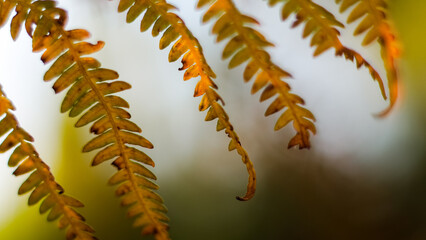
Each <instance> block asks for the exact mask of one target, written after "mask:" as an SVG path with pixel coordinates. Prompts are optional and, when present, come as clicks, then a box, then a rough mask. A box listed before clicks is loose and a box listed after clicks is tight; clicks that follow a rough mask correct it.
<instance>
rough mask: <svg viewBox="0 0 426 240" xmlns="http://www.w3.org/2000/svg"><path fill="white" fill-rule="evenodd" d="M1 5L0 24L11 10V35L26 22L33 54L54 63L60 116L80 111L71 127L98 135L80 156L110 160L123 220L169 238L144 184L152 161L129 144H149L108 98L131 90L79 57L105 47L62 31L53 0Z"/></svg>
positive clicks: (12, 0) (82, 33)
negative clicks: (63, 93) (86, 128)
mask: <svg viewBox="0 0 426 240" xmlns="http://www.w3.org/2000/svg"><path fill="white" fill-rule="evenodd" d="M2 5H3V6H2V12H1V20H2V21H3V22H4V20H5V19H6V18H7V16H8V14H9V12H11V11H12V10H13V9H15V11H16V14H15V16H14V17H13V19H12V22H11V33H12V37H13V38H14V39H15V38H16V37H17V34H18V33H19V29H20V28H21V26H22V25H23V24H24V22H25V28H26V31H27V33H28V34H29V35H30V36H31V37H32V40H33V41H32V42H33V51H42V50H44V52H43V54H42V57H41V59H42V61H43V62H44V63H49V62H51V61H53V60H55V61H54V63H53V64H52V65H51V66H50V68H49V70H48V71H47V72H46V74H45V75H44V80H45V81H49V80H52V79H55V78H56V81H55V83H54V85H53V89H54V90H55V92H56V93H59V92H61V91H63V90H65V89H67V88H69V90H68V92H67V94H66V96H65V99H64V100H63V102H62V105H61V112H67V111H69V116H70V117H76V116H78V115H81V114H82V113H83V112H84V114H83V115H82V116H81V117H80V118H79V120H78V121H77V123H76V124H75V126H76V127H82V126H84V125H87V124H89V123H91V122H94V124H93V125H92V127H91V128H90V131H91V132H93V133H94V134H96V135H98V136H96V137H95V138H93V139H92V140H91V141H90V142H89V143H87V144H86V145H85V146H84V148H83V152H90V151H93V150H97V149H100V151H99V152H98V153H97V154H96V156H95V157H94V159H93V161H92V165H98V164H100V163H102V162H105V161H107V160H110V159H114V160H113V162H112V164H113V165H114V166H115V167H116V168H117V169H118V172H117V173H116V174H114V175H113V176H112V177H111V178H110V179H109V183H110V184H112V185H116V184H119V186H118V188H117V190H116V195H117V196H121V197H122V202H121V203H122V205H124V206H130V207H129V209H128V216H129V217H136V218H135V221H134V225H135V226H138V227H142V234H154V235H155V237H156V239H159V240H160V239H161V240H163V239H169V236H168V232H167V229H168V224H167V222H168V221H169V219H168V217H167V216H166V215H165V213H166V212H167V209H166V208H165V206H164V205H163V200H162V199H161V197H160V196H159V195H158V194H157V193H155V192H154V191H153V190H156V189H158V186H157V185H156V184H154V183H153V182H151V181H150V180H148V179H154V180H155V179H156V177H155V175H154V174H153V173H152V172H151V171H150V170H148V169H147V168H146V167H145V166H144V165H145V164H146V165H150V166H154V162H153V161H152V160H151V158H150V157H148V156H147V155H146V154H145V153H144V152H142V151H140V150H139V149H137V148H134V147H131V146H129V145H137V146H140V147H144V148H153V145H152V144H151V143H150V142H149V141H148V140H147V139H145V138H144V137H142V136H140V135H139V134H138V133H139V132H141V129H140V128H139V127H138V126H137V125H136V124H134V123H133V122H131V121H130V120H129V119H130V114H129V113H128V112H127V111H126V110H125V109H124V108H128V107H129V105H128V103H127V102H126V101H125V100H124V99H122V98H121V97H118V96H116V95H112V94H113V93H117V92H121V91H123V90H126V89H129V88H130V87H131V86H130V85H129V84H128V83H126V82H124V81H117V80H116V79H117V78H118V74H117V73H116V72H115V71H113V70H110V69H106V68H101V64H100V63H99V62H98V61H97V60H96V59H94V58H91V57H83V55H87V54H91V53H94V52H97V51H99V50H100V49H101V48H102V47H103V45H104V43H103V42H101V41H99V42H98V43H97V44H90V43H88V42H84V41H83V40H84V39H87V38H88V37H89V35H90V34H89V32H87V31H86V30H83V29H74V30H65V29H64V26H65V22H66V19H67V13H66V12H65V11H64V10H63V9H60V8H56V7H55V5H56V2H55V1H28V0H6V1H4V2H3V4H2ZM33 25H35V29H33ZM89 108H90V109H89ZM87 109H89V110H87Z"/></svg>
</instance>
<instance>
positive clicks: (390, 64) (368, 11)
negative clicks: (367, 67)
mask: <svg viewBox="0 0 426 240" xmlns="http://www.w3.org/2000/svg"><path fill="white" fill-rule="evenodd" d="M336 3H340V12H345V11H346V10H347V9H348V8H350V7H351V6H353V5H355V7H354V8H353V10H352V11H351V13H350V15H349V16H348V19H347V22H348V23H352V22H354V21H356V20H358V19H361V18H362V21H361V22H360V23H359V24H358V26H357V28H356V29H355V31H354V35H355V36H356V35H360V34H362V33H364V32H366V31H367V30H368V32H367V33H366V34H365V37H364V40H363V42H362V44H363V45H368V44H370V43H372V42H373V41H374V40H378V41H379V43H380V46H381V48H382V51H381V52H382V58H383V61H384V65H385V69H386V73H387V78H388V85H389V99H390V106H389V107H388V108H387V109H385V110H384V111H383V112H381V113H380V114H378V115H379V116H384V115H386V114H387V113H389V111H390V110H391V109H392V107H393V106H394V105H395V102H396V99H397V98H398V82H399V77H398V66H397V63H396V59H397V58H398V56H399V52H400V50H399V46H398V43H397V41H396V40H395V34H394V30H393V29H392V27H391V25H390V22H389V19H388V17H387V3H386V1H385V0H367V1H364V0H343V1H342V0H336Z"/></svg>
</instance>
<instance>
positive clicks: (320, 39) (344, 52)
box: [268, 0, 387, 99]
mask: <svg viewBox="0 0 426 240" xmlns="http://www.w3.org/2000/svg"><path fill="white" fill-rule="evenodd" d="M268 2H269V4H270V5H271V6H274V5H276V4H277V3H278V2H283V3H284V5H283V7H282V11H281V18H282V19H283V20H286V19H287V18H288V17H289V16H290V15H291V14H295V15H296V20H295V22H294V23H293V25H292V26H293V27H297V26H299V25H300V24H302V23H304V24H305V26H304V29H303V38H306V37H308V36H310V35H311V36H312V38H311V46H312V47H314V48H315V51H314V56H319V55H320V54H322V53H323V52H325V51H326V50H328V49H330V48H334V49H335V54H336V56H344V57H345V58H346V59H348V60H351V61H352V62H355V63H356V66H357V68H360V67H362V66H364V67H365V68H367V69H368V70H369V72H370V75H371V77H372V78H373V80H375V81H377V83H378V84H379V88H380V91H381V94H382V96H383V98H384V99H386V98H387V97H386V91H385V87H384V84H383V80H382V78H381V77H380V74H379V73H378V72H377V71H376V69H375V68H374V67H373V66H372V65H371V64H370V63H369V62H368V61H367V60H365V59H364V57H363V56H362V55H361V54H359V53H358V52H356V51H355V50H352V49H350V48H348V47H346V46H345V45H343V44H342V43H341V41H340V32H339V30H338V29H337V28H344V25H343V23H341V22H339V21H338V20H337V19H336V18H335V16H334V15H333V14H332V13H331V12H329V11H328V10H327V9H325V8H324V7H322V6H321V5H319V4H317V3H315V2H313V1H311V0H268Z"/></svg>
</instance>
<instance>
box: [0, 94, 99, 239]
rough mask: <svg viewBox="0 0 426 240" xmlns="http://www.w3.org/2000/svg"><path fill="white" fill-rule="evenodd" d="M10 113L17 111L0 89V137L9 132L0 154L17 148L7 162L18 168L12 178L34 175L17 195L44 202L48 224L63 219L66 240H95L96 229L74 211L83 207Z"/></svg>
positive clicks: (43, 207) (60, 224)
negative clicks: (65, 187)
mask: <svg viewBox="0 0 426 240" xmlns="http://www.w3.org/2000/svg"><path fill="white" fill-rule="evenodd" d="M11 110H15V108H14V107H13V105H12V103H11V102H10V101H9V99H7V98H6V96H5V94H4V93H3V91H2V90H1V86H0V116H3V115H4V117H3V119H2V120H1V121H0V136H3V135H4V134H6V133H8V132H9V134H8V135H7V137H6V138H5V140H4V141H3V142H2V143H1V145H0V153H4V152H6V151H8V150H10V149H12V148H14V151H13V153H12V155H11V156H10V158H9V162H8V165H9V166H10V167H16V166H18V167H17V168H16V170H15V171H14V172H13V175H15V176H20V175H23V174H26V173H30V172H31V175H30V176H29V177H28V178H27V180H25V182H24V183H23V184H22V185H21V187H20V188H19V190H18V194H19V195H22V194H25V193H27V192H31V195H30V197H29V199H28V205H34V204H36V203H38V202H40V200H42V199H44V200H43V202H42V204H41V205H40V213H41V214H43V213H45V212H47V211H49V210H50V212H49V214H48V215H47V220H48V221H54V220H56V219H58V218H60V219H59V223H58V227H59V228H60V229H67V230H66V238H67V239H81V240H83V239H86V240H89V239H96V238H95V237H94V236H93V233H94V230H93V229H92V228H91V227H90V226H89V225H87V224H86V223H85V222H84V221H85V220H84V217H83V216H81V215H80V214H79V213H77V212H76V211H75V210H74V209H73V208H78V207H83V204H82V203H81V202H80V201H78V200H77V199H75V198H73V197H70V196H68V195H65V194H64V189H63V188H62V187H61V186H60V185H59V184H58V183H57V182H56V181H55V178H54V177H53V175H52V173H51V172H50V170H49V166H47V165H46V164H45V163H44V162H43V161H42V160H41V159H40V157H39V154H38V153H37V152H36V150H35V149H34V146H33V145H32V144H31V142H33V141H34V139H33V137H32V136H31V135H29V134H28V133H27V132H26V131H25V130H24V129H22V128H21V127H20V126H19V124H18V122H17V120H16V118H15V116H14V115H13V114H12V112H11ZM10 130H12V131H10Z"/></svg>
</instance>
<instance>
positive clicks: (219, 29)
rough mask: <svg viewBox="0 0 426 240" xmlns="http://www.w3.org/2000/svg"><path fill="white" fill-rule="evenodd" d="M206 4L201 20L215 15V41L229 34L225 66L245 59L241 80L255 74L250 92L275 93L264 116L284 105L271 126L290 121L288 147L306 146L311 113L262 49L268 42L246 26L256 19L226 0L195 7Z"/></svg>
mask: <svg viewBox="0 0 426 240" xmlns="http://www.w3.org/2000/svg"><path fill="white" fill-rule="evenodd" d="M206 5H209V8H208V10H207V11H206V12H205V13H204V16H203V22H207V21H209V20H211V19H212V18H214V17H215V18H217V21H216V23H215V24H214V26H213V29H212V32H213V33H214V34H216V35H217V39H216V40H217V41H218V42H219V41H222V40H224V39H228V38H231V40H230V41H229V42H228V43H227V45H226V46H225V49H224V50H223V54H222V57H223V58H230V59H231V60H230V62H229V65H228V67H229V68H234V67H237V66H239V65H241V64H243V63H245V62H247V61H248V62H249V63H248V64H247V65H246V67H245V70H244V81H246V82H248V81H250V79H252V78H253V77H254V76H256V77H255V81H254V84H253V87H252V90H251V93H252V94H254V93H256V92H258V91H259V90H261V89H263V88H264V90H263V93H262V95H261V96H260V101H264V100H267V99H269V98H271V97H273V96H275V95H277V97H276V99H275V100H274V101H273V102H272V103H271V105H270V106H269V107H268V109H267V110H266V112H265V116H268V115H271V114H273V113H276V112H278V111H281V110H282V109H285V111H284V112H283V113H282V114H281V116H280V117H279V118H278V120H277V123H276V124H275V130H279V129H281V128H283V127H284V126H286V125H288V124H289V123H290V122H293V126H294V129H295V130H296V135H295V136H294V137H293V138H292V139H291V140H290V141H289V143H288V148H291V147H293V146H298V147H299V149H303V148H310V146H311V144H310V140H309V138H310V137H309V135H310V133H309V132H312V133H313V134H315V133H316V128H315V125H314V124H313V121H315V117H314V116H313V114H312V113H311V112H310V111H309V110H307V109H306V108H304V107H302V105H303V104H304V101H303V99H302V98H301V97H299V96H298V95H295V94H293V93H291V92H290V86H289V85H288V84H287V83H286V82H284V81H283V80H282V78H286V77H291V75H290V74H289V73H288V72H287V71H284V70H282V69H281V68H280V67H278V66H277V65H275V64H274V63H273V62H272V61H271V59H270V55H269V54H268V53H267V52H266V51H265V50H264V48H265V47H268V46H272V44H271V43H270V42H269V41H268V40H266V38H265V37H264V36H263V35H262V34H261V33H259V32H258V31H256V30H255V29H253V28H252V27H250V25H253V24H258V22H257V21H256V20H255V19H254V18H251V17H249V16H246V15H243V14H241V13H240V12H239V11H238V9H237V8H236V7H235V5H234V4H233V3H232V1H229V0H200V1H198V5H197V7H198V8H202V7H204V6H206Z"/></svg>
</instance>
